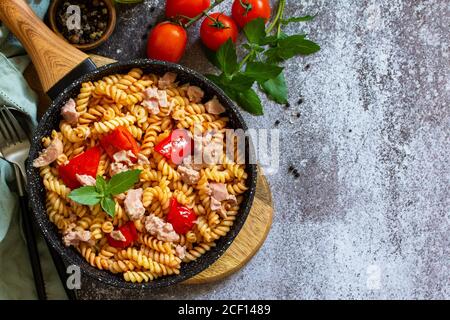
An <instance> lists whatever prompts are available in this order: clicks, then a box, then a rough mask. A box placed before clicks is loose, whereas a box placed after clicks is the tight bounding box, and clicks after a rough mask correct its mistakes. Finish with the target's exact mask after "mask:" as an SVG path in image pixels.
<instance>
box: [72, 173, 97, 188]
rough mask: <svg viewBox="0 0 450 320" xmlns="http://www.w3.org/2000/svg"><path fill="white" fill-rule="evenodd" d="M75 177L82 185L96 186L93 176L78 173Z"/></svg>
mask: <svg viewBox="0 0 450 320" xmlns="http://www.w3.org/2000/svg"><path fill="white" fill-rule="evenodd" d="M75 177H76V178H77V180H78V182H79V183H80V184H81V185H82V186H95V178H94V177H92V176H88V175H87V174H76V175H75Z"/></svg>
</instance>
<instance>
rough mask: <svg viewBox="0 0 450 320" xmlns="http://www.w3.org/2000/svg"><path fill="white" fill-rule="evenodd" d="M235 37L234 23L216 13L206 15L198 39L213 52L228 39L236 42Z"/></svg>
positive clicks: (236, 30)
mask: <svg viewBox="0 0 450 320" xmlns="http://www.w3.org/2000/svg"><path fill="white" fill-rule="evenodd" d="M237 37H238V27H237V26H236V23H235V22H234V21H233V19H231V17H229V16H227V15H224V14H223V13H219V12H216V13H212V14H210V15H208V16H207V17H206V18H205V20H203V22H202V26H201V27H200V38H201V39H202V42H203V44H204V45H205V46H207V47H208V48H209V49H211V50H213V51H217V50H218V49H219V48H220V46H221V45H222V44H224V43H225V42H226V41H227V40H228V39H230V38H231V40H232V41H233V42H236V40H237Z"/></svg>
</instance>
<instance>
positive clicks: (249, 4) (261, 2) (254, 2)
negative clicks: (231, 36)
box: [231, 0, 271, 28]
mask: <svg viewBox="0 0 450 320" xmlns="http://www.w3.org/2000/svg"><path fill="white" fill-rule="evenodd" d="M231 12H232V16H233V19H234V21H236V23H237V25H238V26H239V27H241V28H243V27H244V26H245V25H246V24H247V23H249V22H250V21H252V20H254V19H256V18H263V19H264V20H265V21H266V22H267V21H268V20H269V19H270V14H271V9H270V3H269V0H234V2H233V7H232V9H231Z"/></svg>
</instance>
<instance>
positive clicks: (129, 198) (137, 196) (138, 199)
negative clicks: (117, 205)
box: [123, 188, 145, 221]
mask: <svg viewBox="0 0 450 320" xmlns="http://www.w3.org/2000/svg"><path fill="white" fill-rule="evenodd" d="M142 193H143V191H142V188H139V189H132V190H129V191H128V192H127V195H126V197H125V200H124V202H123V203H124V205H125V212H126V213H127V214H128V217H129V218H130V220H133V221H134V220H139V219H140V218H142V216H143V215H144V213H145V208H144V205H143V204H142Z"/></svg>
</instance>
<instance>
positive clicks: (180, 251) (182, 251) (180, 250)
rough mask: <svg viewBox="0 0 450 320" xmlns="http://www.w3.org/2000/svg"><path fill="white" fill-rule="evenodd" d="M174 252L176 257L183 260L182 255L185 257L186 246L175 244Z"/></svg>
mask: <svg viewBox="0 0 450 320" xmlns="http://www.w3.org/2000/svg"><path fill="white" fill-rule="evenodd" d="M175 254H176V255H177V257H178V258H180V259H181V260H183V259H184V257H186V247H185V246H180V245H177V246H176V247H175Z"/></svg>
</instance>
